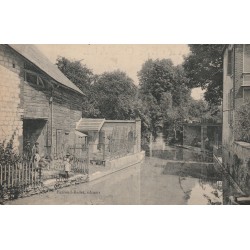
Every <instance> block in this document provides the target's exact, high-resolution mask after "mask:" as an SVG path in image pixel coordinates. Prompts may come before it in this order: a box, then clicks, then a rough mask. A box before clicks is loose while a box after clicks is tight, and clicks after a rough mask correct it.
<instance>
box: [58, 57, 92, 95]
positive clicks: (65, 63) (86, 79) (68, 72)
mask: <svg viewBox="0 0 250 250" xmlns="http://www.w3.org/2000/svg"><path fill="white" fill-rule="evenodd" d="M56 65H57V67H58V68H59V69H60V70H61V71H62V73H63V74H64V75H65V76H66V77H67V78H69V79H70V81H72V82H73V83H74V84H75V85H76V86H77V87H78V88H79V89H80V90H82V91H83V93H85V92H88V91H89V89H90V85H91V82H92V81H93V79H94V77H95V76H94V74H93V72H92V70H91V69H89V68H88V67H87V66H86V65H85V64H82V63H81V60H80V61H70V60H69V59H67V58H65V57H58V58H57V60H56ZM85 94H86V93H85Z"/></svg>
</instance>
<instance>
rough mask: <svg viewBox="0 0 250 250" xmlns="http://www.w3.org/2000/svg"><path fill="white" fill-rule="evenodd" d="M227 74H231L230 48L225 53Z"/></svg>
mask: <svg viewBox="0 0 250 250" xmlns="http://www.w3.org/2000/svg"><path fill="white" fill-rule="evenodd" d="M227 56H228V58H227V74H228V75H231V74H232V50H228V54H227Z"/></svg>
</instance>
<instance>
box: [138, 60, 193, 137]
mask: <svg viewBox="0 0 250 250" xmlns="http://www.w3.org/2000/svg"><path fill="white" fill-rule="evenodd" d="M138 77H139V81H140V85H139V86H140V89H139V91H140V96H141V98H142V100H143V101H144V102H145V105H147V107H148V115H149V117H150V119H149V120H150V123H151V124H150V128H151V132H152V134H153V136H154V138H155V137H156V136H157V133H158V132H159V131H162V129H163V128H164V129H165V130H166V125H168V126H170V124H171V123H170V122H168V121H167V120H169V121H170V120H171V121H172V119H170V116H169V114H168V112H169V110H173V108H176V107H178V109H181V108H182V106H183V105H184V104H185V103H186V102H187V99H188V98H189V96H190V90H189V89H188V87H187V85H186V81H187V78H186V77H185V72H184V70H183V68H182V67H181V66H174V65H173V63H172V61H171V60H169V59H162V60H159V59H157V60H152V59H149V60H147V61H146V62H145V63H144V64H143V65H142V68H141V70H140V71H139V72H138ZM177 120H178V119H177ZM177 120H176V121H177ZM178 122H180V121H179V120H178ZM171 128H172V129H173V127H171Z"/></svg>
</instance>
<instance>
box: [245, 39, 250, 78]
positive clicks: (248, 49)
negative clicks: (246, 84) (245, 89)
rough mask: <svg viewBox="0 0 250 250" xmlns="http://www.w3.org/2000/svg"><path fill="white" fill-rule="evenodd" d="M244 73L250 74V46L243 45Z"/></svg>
mask: <svg viewBox="0 0 250 250" xmlns="http://www.w3.org/2000/svg"><path fill="white" fill-rule="evenodd" d="M244 73H250V44H245V45H244Z"/></svg>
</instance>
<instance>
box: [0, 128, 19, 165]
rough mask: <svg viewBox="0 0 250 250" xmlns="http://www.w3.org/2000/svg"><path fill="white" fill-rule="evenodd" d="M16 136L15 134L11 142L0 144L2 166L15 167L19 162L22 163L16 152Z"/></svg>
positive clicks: (0, 162)
mask: <svg viewBox="0 0 250 250" xmlns="http://www.w3.org/2000/svg"><path fill="white" fill-rule="evenodd" d="M15 136H16V132H14V133H13V135H12V137H11V139H10V141H9V142H6V141H3V142H1V143H0V165H2V166H4V165H8V164H10V165H11V166H13V165H14V164H16V163H17V162H20V160H21V157H20V155H19V154H17V153H16V152H15V151H14V148H13V142H14V138H15Z"/></svg>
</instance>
